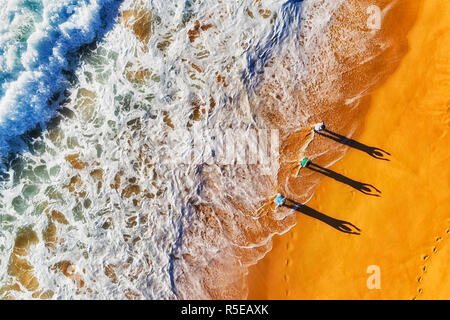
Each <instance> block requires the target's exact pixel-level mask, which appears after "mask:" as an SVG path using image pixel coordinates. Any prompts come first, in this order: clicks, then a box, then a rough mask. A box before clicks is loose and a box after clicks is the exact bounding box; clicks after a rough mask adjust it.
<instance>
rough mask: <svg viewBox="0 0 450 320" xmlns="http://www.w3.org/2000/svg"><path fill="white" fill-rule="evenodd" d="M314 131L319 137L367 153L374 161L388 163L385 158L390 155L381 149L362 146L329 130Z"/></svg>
mask: <svg viewBox="0 0 450 320" xmlns="http://www.w3.org/2000/svg"><path fill="white" fill-rule="evenodd" d="M314 131H315V132H316V133H317V134H319V135H321V136H324V137H326V138H329V139H332V140H334V141H336V142H339V143H342V144H345V145H347V146H349V147H351V148H355V149H358V150H361V151H363V152H365V153H367V154H368V155H370V156H372V157H374V158H376V159H379V160H386V161H390V160H389V159H388V158H387V156H390V155H391V154H390V153H389V152H387V151H385V150H383V149H380V148H376V147H370V146H368V145H365V144H363V143H361V142H358V141H355V140H353V139H350V138H347V137H345V136H343V135H340V134H338V133H336V132H333V131H331V130H328V129H326V128H324V129H323V130H321V131H317V130H314Z"/></svg>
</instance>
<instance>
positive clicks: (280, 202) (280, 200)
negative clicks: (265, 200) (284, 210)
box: [274, 194, 286, 208]
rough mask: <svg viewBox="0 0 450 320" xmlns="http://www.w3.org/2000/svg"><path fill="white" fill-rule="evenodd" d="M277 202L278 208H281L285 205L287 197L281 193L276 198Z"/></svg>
mask: <svg viewBox="0 0 450 320" xmlns="http://www.w3.org/2000/svg"><path fill="white" fill-rule="evenodd" d="M274 202H275V204H276V205H277V207H278V208H281V207H282V206H283V205H285V204H286V198H285V197H283V196H282V195H281V194H279V195H278V196H277V197H276V198H275V200H274Z"/></svg>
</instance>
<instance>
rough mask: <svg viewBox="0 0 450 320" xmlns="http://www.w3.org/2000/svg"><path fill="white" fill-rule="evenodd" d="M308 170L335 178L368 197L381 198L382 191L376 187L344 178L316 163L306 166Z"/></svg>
mask: <svg viewBox="0 0 450 320" xmlns="http://www.w3.org/2000/svg"><path fill="white" fill-rule="evenodd" d="M306 168H308V169H310V170H312V171H315V172H318V173H321V174H323V175H326V176H327V177H330V178H333V179H334V180H336V181H339V182H342V183H345V184H346V185H349V186H350V187H352V188H354V189H356V190H358V191H359V192H362V193H364V194H366V195H368V196H374V197H379V196H380V194H381V191H380V190H378V189H377V188H376V187H375V186H373V185H371V184H368V183H363V182H359V181H356V180H353V179H350V178H348V177H346V176H343V175H342V174H340V173H337V172H335V171H333V170H330V169H327V168H324V167H321V166H319V165H318V164H315V163H314V162H309V164H308V166H306Z"/></svg>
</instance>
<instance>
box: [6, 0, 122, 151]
mask: <svg viewBox="0 0 450 320" xmlns="http://www.w3.org/2000/svg"><path fill="white" fill-rule="evenodd" d="M121 2H122V1H121V0H62V1H46V0H21V1H4V2H2V4H0V6H1V12H2V13H1V15H2V21H8V22H9V23H7V24H4V25H3V26H2V27H1V29H0V54H1V56H2V59H1V61H0V155H1V156H2V157H5V156H7V155H8V153H10V152H11V151H13V152H17V151H19V150H14V147H13V146H14V145H15V139H17V138H18V136H20V135H22V134H24V133H25V132H26V131H27V130H30V129H33V128H35V127H36V126H37V125H38V124H39V125H40V126H41V128H44V127H45V123H46V122H47V121H48V120H49V119H50V118H51V117H52V116H54V114H55V113H54V112H55V108H56V107H57V105H52V102H55V101H56V100H58V99H57V98H58V97H57V96H55V94H58V93H61V92H62V91H63V90H64V89H65V88H67V87H68V85H69V83H68V80H67V73H70V72H73V71H74V68H75V67H76V66H77V60H76V59H77V58H78V57H77V53H78V52H79V50H80V48H81V47H82V46H84V45H86V44H89V43H92V42H94V41H99V40H100V39H101V38H102V36H103V35H104V34H105V33H106V32H107V31H108V30H109V29H110V28H111V27H112V25H113V23H114V21H115V18H116V17H117V14H118V8H119V6H120V4H121ZM59 101H60V100H59Z"/></svg>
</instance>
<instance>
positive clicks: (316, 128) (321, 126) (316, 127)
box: [314, 121, 325, 131]
mask: <svg viewBox="0 0 450 320" xmlns="http://www.w3.org/2000/svg"><path fill="white" fill-rule="evenodd" d="M324 129H325V122H324V121H322V122H318V123H316V124H315V125H314V131H322V130H324Z"/></svg>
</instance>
